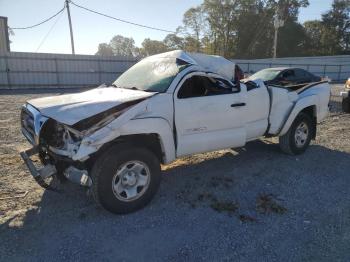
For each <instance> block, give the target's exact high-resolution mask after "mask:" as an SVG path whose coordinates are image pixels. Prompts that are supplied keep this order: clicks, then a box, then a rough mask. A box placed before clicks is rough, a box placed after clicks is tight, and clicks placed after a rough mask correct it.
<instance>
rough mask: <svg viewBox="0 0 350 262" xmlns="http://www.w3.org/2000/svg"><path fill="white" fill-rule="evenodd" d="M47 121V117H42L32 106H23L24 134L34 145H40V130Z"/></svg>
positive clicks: (22, 126)
mask: <svg viewBox="0 0 350 262" xmlns="http://www.w3.org/2000/svg"><path fill="white" fill-rule="evenodd" d="M47 120H48V118H47V117H44V116H42V115H41V114H40V112H39V111H38V110H37V109H36V108H34V107H33V106H31V105H30V104H25V105H23V106H22V111H21V128H22V133H23V135H24V136H25V137H26V138H27V139H28V141H29V142H30V143H31V144H32V145H38V144H39V134H40V130H41V127H42V126H43V124H44V123H45V122H46V121H47Z"/></svg>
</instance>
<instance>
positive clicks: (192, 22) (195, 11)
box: [182, 6, 205, 52]
mask: <svg viewBox="0 0 350 262" xmlns="http://www.w3.org/2000/svg"><path fill="white" fill-rule="evenodd" d="M182 22H183V24H184V29H185V31H189V35H190V36H192V38H194V39H195V40H196V50H195V51H197V52H199V51H200V49H201V41H200V40H201V35H202V33H203V32H204V27H205V25H204V12H203V10H202V7H201V6H197V7H192V8H190V9H188V10H187V11H186V12H185V14H184V16H183V20H182Z"/></svg>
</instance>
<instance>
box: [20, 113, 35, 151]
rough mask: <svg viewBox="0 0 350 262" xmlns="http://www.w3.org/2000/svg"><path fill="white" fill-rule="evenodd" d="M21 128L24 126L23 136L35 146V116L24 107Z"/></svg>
mask: <svg viewBox="0 0 350 262" xmlns="http://www.w3.org/2000/svg"><path fill="white" fill-rule="evenodd" d="M21 126H22V132H23V134H24V135H25V136H26V137H27V139H28V140H29V142H31V143H32V144H34V141H35V139H34V138H35V126H34V116H33V115H32V114H31V113H30V112H29V111H28V109H27V108H26V107H22V112H21Z"/></svg>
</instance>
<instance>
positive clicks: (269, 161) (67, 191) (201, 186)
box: [0, 141, 350, 260]
mask: <svg viewBox="0 0 350 262" xmlns="http://www.w3.org/2000/svg"><path fill="white" fill-rule="evenodd" d="M320 160H322V161H320ZM334 163H336V165H334ZM332 164H333V165H332ZM349 167H350V154H348V153H346V152H340V151H336V150H332V149H329V148H326V147H323V146H320V145H311V146H310V148H309V149H308V151H307V152H306V153H305V154H303V155H300V156H288V155H285V154H283V153H281V152H280V150H279V147H278V145H277V144H275V143H272V142H270V141H255V142H251V143H248V144H247V145H246V146H245V147H244V148H240V149H236V150H233V151H232V150H223V151H218V152H213V153H207V154H200V155H195V156H193V157H188V158H183V159H179V160H178V161H176V162H175V163H173V164H171V165H168V166H164V167H163V181H162V184H161V188H160V190H159V192H158V194H157V195H156V197H155V199H154V200H153V201H152V202H151V203H150V204H149V205H148V206H147V207H146V208H144V209H143V210H140V211H138V212H135V213H132V214H129V215H119V216H117V215H113V214H110V213H109V212H107V211H104V210H103V209H102V208H99V207H96V205H95V204H94V203H93V200H92V199H91V196H90V197H89V196H88V197H86V191H85V190H84V189H83V188H80V187H78V186H75V185H71V184H69V183H67V184H64V185H63V192H61V193H54V192H50V191H45V192H44V193H43V194H42V197H41V198H40V199H38V201H37V202H36V203H33V206H34V208H32V209H29V210H26V211H24V212H23V213H21V214H20V213H18V214H15V215H13V216H12V217H10V218H9V219H8V220H7V221H6V222H4V223H3V224H1V225H0V235H2V237H1V239H2V243H1V244H0V255H2V257H3V259H6V258H8V259H13V258H16V259H19V260H21V258H23V257H25V256H29V257H31V252H34V251H35V252H36V254H39V257H45V256H49V255H52V254H58V252H63V253H64V254H66V255H67V254H70V255H72V254H71V253H70V251H68V250H70V249H75V247H74V248H73V247H72V245H74V243H76V242H77V241H78V242H79V241H80V244H79V245H78V247H79V250H80V249H81V248H84V252H85V254H88V255H89V256H90V258H91V259H93V258H96V259H98V258H99V255H98V254H99V253H98V252H97V253H96V252H95V253H94V251H95V250H96V248H95V246H94V245H92V244H91V243H90V242H89V241H91V239H95V235H96V236H98V238H99V237H101V239H103V240H101V241H102V242H103V243H104V244H105V245H106V247H105V248H104V249H102V251H103V250H106V249H108V247H111V246H110V245H111V244H110V243H107V242H108V238H112V239H114V240H116V238H118V239H119V237H122V236H125V234H126V233H125V232H126V231H130V232H135V230H137V228H139V227H142V228H148V227H149V225H153V226H154V227H159V228H162V229H161V230H163V231H164V230H165V231H166V230H168V229H166V225H167V223H175V224H176V223H177V222H176V221H175V222H172V219H171V218H172V217H176V218H179V217H181V218H180V221H181V220H183V219H186V218H184V217H196V219H199V220H201V221H202V220H203V221H202V222H203V223H204V220H206V216H212V217H214V219H215V217H216V216H218V217H217V219H218V220H220V219H221V218H220V215H219V213H217V212H215V211H213V210H212V209H211V208H210V205H211V203H210V200H208V199H205V196H208V195H215V197H216V198H217V199H222V200H223V201H224V200H225V201H226V200H234V201H238V202H239V203H240V211H239V212H245V213H249V214H254V215H256V214H255V213H254V212H255V199H256V197H257V195H259V194H261V193H273V194H279V195H282V196H283V198H287V199H288V200H289V201H290V202H288V201H287V202H288V204H289V206H288V208H290V209H293V212H298V210H299V209H303V208H305V207H308V208H309V205H310V203H306V202H300V203H299V202H298V204H295V203H294V202H293V198H297V199H313V195H314V194H317V192H319V191H320V190H322V189H323V188H327V186H328V191H329V190H330V189H329V186H330V185H333V184H335V183H337V185H338V183H339V186H341V187H342V188H344V189H345V188H349V187H350V179H349V178H348V177H349V176H346V173H347V172H348V171H346V170H349ZM223 178H224V179H223ZM310 185H313V186H315V185H317V186H318V187H319V188H318V189H317V188H314V189H312V188H311V189H310ZM291 187H292V188H293V190H290V188H291ZM288 188H289V189H288ZM332 190H333V189H332ZM337 190H338V189H336V187H335V186H334V192H329V193H330V194H331V193H332V194H336V193H337V192H336V191H337ZM286 192H288V193H286ZM340 192H342V191H341V190H340ZM201 195H204V197H202V198H201V197H200V196H201ZM338 195H339V198H341V197H343V196H342V195H341V194H340V193H339V192H338ZM332 201H334V199H331V198H330V203H325V204H324V207H327V206H329V205H332V204H333V203H331V202H332ZM294 209H296V210H294ZM318 211H319V212H322V211H321V210H313V211H312V212H315V213H317V212H318ZM182 216H184V217H182ZM199 223H201V222H199ZM163 225H164V227H163ZM262 226H264V225H262ZM121 227H122V228H123V229H122V230H121V229H120V228H121ZM118 230H120V231H119V233H118ZM169 230H170V229H169ZM111 232H114V233H116V235H118V234H119V235H118V236H116V235H112V233H111ZM162 234H166V232H163V233H162ZM102 236H104V237H102ZM89 239H90V240H89ZM95 240H96V239H95ZM136 240H137V239H136ZM53 243H55V244H53ZM42 247H44V248H42ZM89 248H90V249H89ZM4 250H7V251H6V252H5V251H4ZM15 250H21V252H17V253H16V254H15ZM62 250H63V251H62ZM10 251H13V252H10ZM35 252H34V253H35ZM79 254H80V253H79ZM80 255H81V254H80ZM21 256H22V257H21ZM77 256H78V255H77ZM77 256H74V254H73V257H72V258H71V259H74V258H77V259H79V256H78V257H77Z"/></svg>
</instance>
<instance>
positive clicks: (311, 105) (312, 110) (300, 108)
mask: <svg viewBox="0 0 350 262" xmlns="http://www.w3.org/2000/svg"><path fill="white" fill-rule="evenodd" d="M317 104H318V100H317V97H316V96H308V97H305V98H303V99H301V100H299V101H298V102H297V103H296V104H295V105H294V107H293V109H292V110H291V112H290V114H289V117H288V118H287V120H286V122H285V123H284V125H283V126H282V128H281V131H280V133H279V134H278V135H279V136H282V135H284V134H286V133H287V132H288V130H289V128H290V127H291V125H292V124H293V122H294V120H295V118H296V117H297V116H298V115H299V114H300V113H301V112H302V113H305V114H307V115H308V116H310V117H311V119H312V120H313V126H314V128H313V135H312V138H313V139H314V138H315V137H316V126H317V114H318V111H317V110H318V108H317Z"/></svg>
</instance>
